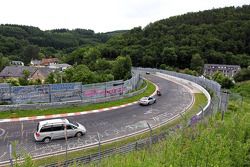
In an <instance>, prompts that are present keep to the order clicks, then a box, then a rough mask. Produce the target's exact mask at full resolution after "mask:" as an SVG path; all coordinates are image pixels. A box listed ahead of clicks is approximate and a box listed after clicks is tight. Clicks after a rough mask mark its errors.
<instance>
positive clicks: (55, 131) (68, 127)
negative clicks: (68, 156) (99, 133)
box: [34, 119, 86, 143]
mask: <svg viewBox="0 0 250 167" xmlns="http://www.w3.org/2000/svg"><path fill="white" fill-rule="evenodd" d="M85 133H86V128H85V127H84V126H83V125H81V124H79V123H72V122H70V121H69V120H68V119H51V120H44V121H40V122H39V123H38V124H37V129H36V132H35V133H34V137H35V140H36V141H43V142H44V143H49V142H50V141H51V140H53V139H60V138H65V135H66V134H67V137H74V136H76V137H80V136H82V135H84V134H85Z"/></svg>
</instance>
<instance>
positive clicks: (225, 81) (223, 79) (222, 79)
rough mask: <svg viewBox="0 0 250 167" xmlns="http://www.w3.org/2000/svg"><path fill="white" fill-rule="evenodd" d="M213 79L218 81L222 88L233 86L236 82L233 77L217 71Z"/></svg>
mask: <svg viewBox="0 0 250 167" xmlns="http://www.w3.org/2000/svg"><path fill="white" fill-rule="evenodd" d="M212 79H213V80H215V81H216V82H218V83H219V84H220V85H221V87H222V88H227V89H229V88H231V87H233V85H234V83H233V81H232V79H230V78H229V77H227V76H224V75H223V73H221V72H219V71H217V72H215V73H214V74H213V75H212Z"/></svg>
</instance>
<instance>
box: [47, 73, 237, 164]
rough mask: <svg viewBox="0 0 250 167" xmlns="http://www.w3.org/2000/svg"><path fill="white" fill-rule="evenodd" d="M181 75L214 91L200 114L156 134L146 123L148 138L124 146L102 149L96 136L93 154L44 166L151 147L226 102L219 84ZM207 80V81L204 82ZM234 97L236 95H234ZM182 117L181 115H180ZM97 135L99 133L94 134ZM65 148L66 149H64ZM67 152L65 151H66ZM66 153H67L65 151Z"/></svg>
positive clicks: (100, 142)
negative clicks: (96, 148)
mask: <svg viewBox="0 0 250 167" xmlns="http://www.w3.org/2000/svg"><path fill="white" fill-rule="evenodd" d="M148 70H150V69H137V71H136V73H139V72H145V71H148ZM150 71H151V72H159V70H150ZM161 72H162V73H165V74H166V73H167V72H165V71H161ZM171 74H173V75H176V73H171ZM173 75H172V76H173ZM183 77H186V78H188V77H189V79H190V80H191V79H192V80H194V81H195V82H196V83H197V82H198V83H203V84H204V85H205V86H206V88H209V89H211V90H212V91H214V92H215V94H214V96H212V99H211V103H210V104H209V106H207V107H206V109H204V108H202V107H200V109H199V110H197V112H196V113H200V114H195V115H194V116H192V117H191V118H190V119H188V120H186V119H184V118H183V122H185V124H184V125H182V124H181V125H176V126H175V127H173V128H170V129H169V130H167V131H165V130H164V131H162V132H160V133H158V134H155V135H153V133H152V132H153V129H152V128H151V126H150V125H149V124H148V128H146V129H145V130H146V131H150V132H151V133H150V136H149V137H148V138H144V139H140V140H137V141H135V142H132V143H129V144H126V145H124V146H121V147H114V148H109V149H105V150H102V149H101V147H102V145H103V144H105V141H101V140H100V138H99V137H96V138H97V139H96V140H97V141H98V142H97V144H95V145H96V146H98V147H99V149H98V150H99V151H97V152H95V153H93V154H89V155H86V156H82V157H78V158H74V159H70V160H67V158H66V159H65V161H62V162H61V163H53V164H49V165H47V166H46V167H57V166H58V167H59V166H65V167H66V166H67V167H68V166H70V165H73V164H76V165H77V166H78V165H81V164H85V163H89V162H94V161H101V159H102V158H106V157H109V156H112V155H114V154H126V153H128V152H131V151H135V150H140V149H144V148H148V147H151V145H152V144H154V143H157V142H159V141H161V140H165V139H167V137H168V135H169V133H170V132H175V130H177V129H179V128H185V127H187V126H191V125H193V124H196V123H197V122H199V121H201V120H203V119H204V118H205V117H206V116H209V115H213V113H215V112H217V111H218V110H220V108H221V106H223V105H225V104H226V103H227V102H224V101H223V100H221V98H220V96H219V97H218V96H217V95H220V92H217V91H220V86H218V85H217V83H214V82H212V81H209V80H206V79H203V78H201V79H200V78H197V77H196V78H195V77H194V76H186V75H184V76H183ZM205 82H208V83H205ZM235 97H236V98H237V97H238V96H235ZM180 118H182V117H180ZM96 136H99V135H96ZM66 150H67V149H66ZM101 150H102V151H101ZM66 152H67V151H66ZM66 154H67V153H66Z"/></svg>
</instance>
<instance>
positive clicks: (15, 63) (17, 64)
mask: <svg viewBox="0 0 250 167" xmlns="http://www.w3.org/2000/svg"><path fill="white" fill-rule="evenodd" d="M10 64H11V65H14V66H24V63H23V62H22V61H11V62H10Z"/></svg>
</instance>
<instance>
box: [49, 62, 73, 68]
mask: <svg viewBox="0 0 250 167" xmlns="http://www.w3.org/2000/svg"><path fill="white" fill-rule="evenodd" d="M68 67H71V65H69V64H66V63H65V64H52V65H50V66H49V68H56V69H59V68H68Z"/></svg>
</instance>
